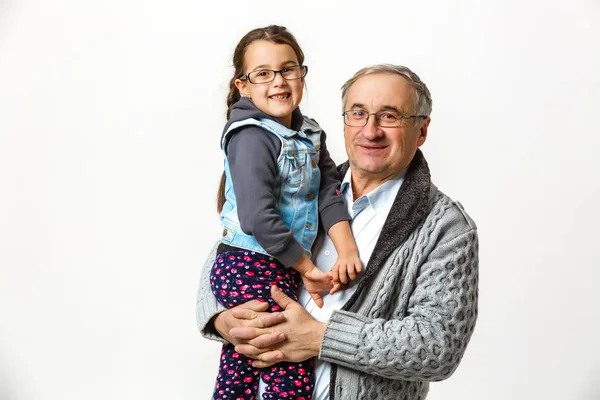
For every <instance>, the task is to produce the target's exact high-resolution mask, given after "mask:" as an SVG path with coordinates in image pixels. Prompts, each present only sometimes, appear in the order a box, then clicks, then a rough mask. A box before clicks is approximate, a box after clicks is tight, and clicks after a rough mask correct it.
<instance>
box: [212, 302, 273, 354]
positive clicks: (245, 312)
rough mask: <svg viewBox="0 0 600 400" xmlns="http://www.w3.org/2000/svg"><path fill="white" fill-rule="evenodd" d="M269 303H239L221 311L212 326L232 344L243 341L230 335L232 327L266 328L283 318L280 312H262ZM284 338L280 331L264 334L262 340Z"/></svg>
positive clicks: (268, 341) (270, 340)
mask: <svg viewBox="0 0 600 400" xmlns="http://www.w3.org/2000/svg"><path fill="white" fill-rule="evenodd" d="M268 307H269V305H268V304H267V303H266V302H261V301H258V300H252V301H249V302H247V303H244V304H240V305H239V306H236V307H234V308H231V309H229V310H226V311H223V312H222V313H220V314H219V315H217V317H216V318H215V319H214V322H213V323H214V326H215V329H216V330H217V332H219V334H220V335H221V336H222V337H223V339H225V340H227V341H228V342H229V343H231V344H233V345H237V344H239V343H244V342H243V341H242V340H241V339H240V338H237V337H234V336H231V334H230V332H231V330H232V329H234V328H249V329H252V328H268V327H271V326H273V325H276V324H278V323H280V322H283V321H284V320H285V318H284V316H283V314H282V313H279V312H276V313H267V312H264V311H265V310H266V309H267V308H268ZM284 339H285V336H284V335H283V334H282V333H273V332H272V328H271V333H270V334H265V335H264V337H263V339H262V341H263V342H265V343H271V344H273V343H278V342H281V341H283V340H284Z"/></svg>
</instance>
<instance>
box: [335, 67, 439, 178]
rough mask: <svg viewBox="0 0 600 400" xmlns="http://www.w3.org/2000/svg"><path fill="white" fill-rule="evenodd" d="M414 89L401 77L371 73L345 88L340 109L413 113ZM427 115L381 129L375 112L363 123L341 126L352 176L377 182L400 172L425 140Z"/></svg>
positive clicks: (428, 119) (427, 123)
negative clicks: (361, 125) (343, 102)
mask: <svg viewBox="0 0 600 400" xmlns="http://www.w3.org/2000/svg"><path fill="white" fill-rule="evenodd" d="M414 106H415V90H414V88H413V87H412V86H411V84H410V83H409V81H407V80H406V79H404V78H403V77H402V76H400V75H397V74H392V73H375V74H369V75H365V76H362V77H360V78H359V79H358V80H357V81H356V82H354V84H353V85H352V86H351V87H350V89H349V90H348V93H347V96H346V103H345V104H344V111H347V110H364V111H366V112H369V113H376V112H380V111H395V112H397V113H399V114H402V115H414V114H415V109H414ZM429 121H430V118H429V117H427V118H425V119H421V120H419V123H418V124H417V125H416V126H415V120H414V119H405V120H403V124H402V125H401V126H399V127H393V128H382V127H380V126H379V125H378V124H377V123H376V118H375V115H371V116H369V120H368V122H367V125H365V126H363V127H353V126H347V125H344V139H345V142H346V153H348V158H349V160H350V167H351V168H352V175H353V177H356V178H358V179H363V180H369V181H380V182H381V183H382V182H384V181H386V180H388V179H390V178H392V177H394V176H396V175H397V174H399V173H400V172H402V171H404V170H405V169H406V168H407V167H408V165H409V164H410V162H411V161H412V159H413V157H414V155H415V152H416V151H417V148H418V147H420V146H421V145H422V144H423V143H425V139H426V138H427V127H428V125H429Z"/></svg>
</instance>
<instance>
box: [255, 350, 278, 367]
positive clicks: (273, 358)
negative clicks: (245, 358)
mask: <svg viewBox="0 0 600 400" xmlns="http://www.w3.org/2000/svg"><path fill="white" fill-rule="evenodd" d="M280 361H283V353H282V352H281V350H273V351H267V352H266V353H262V354H260V355H258V359H257V360H254V361H253V362H252V366H253V367H255V368H266V367H270V366H271V365H273V364H277V363H278V362H280Z"/></svg>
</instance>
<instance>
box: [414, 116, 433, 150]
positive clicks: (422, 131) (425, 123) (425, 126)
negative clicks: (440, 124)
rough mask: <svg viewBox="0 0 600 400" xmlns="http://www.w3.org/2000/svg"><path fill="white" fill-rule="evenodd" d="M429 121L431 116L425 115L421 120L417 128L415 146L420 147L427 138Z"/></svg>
mask: <svg viewBox="0 0 600 400" xmlns="http://www.w3.org/2000/svg"><path fill="white" fill-rule="evenodd" d="M430 122H431V117H427V118H425V119H424V120H423V122H421V128H420V129H419V137H418V138H417V147H421V146H422V145H423V143H425V140H427V129H428V128H429V123H430Z"/></svg>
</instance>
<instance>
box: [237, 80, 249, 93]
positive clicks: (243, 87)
mask: <svg viewBox="0 0 600 400" xmlns="http://www.w3.org/2000/svg"><path fill="white" fill-rule="evenodd" d="M235 87H236V88H237V89H238V90H239V92H240V96H242V97H250V92H249V91H248V84H247V83H246V81H243V80H241V79H236V80H235Z"/></svg>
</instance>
